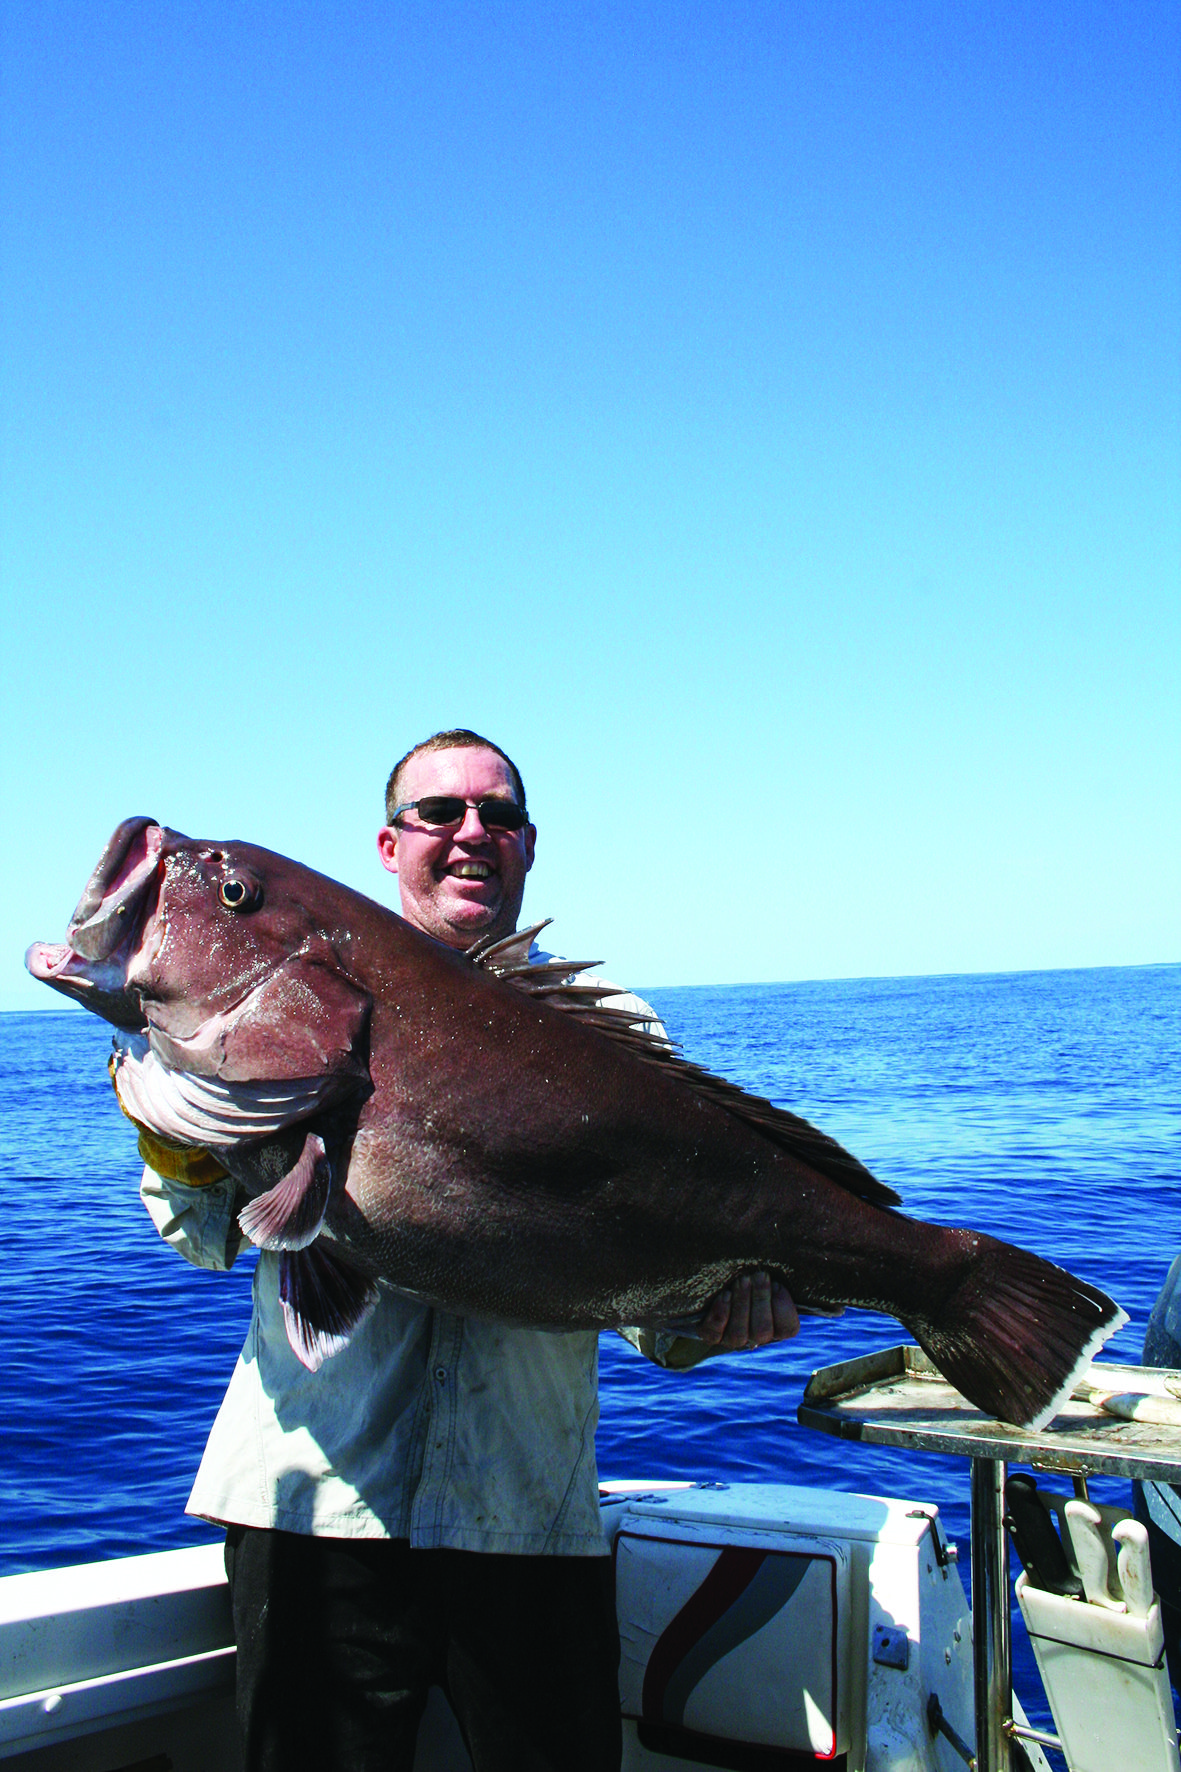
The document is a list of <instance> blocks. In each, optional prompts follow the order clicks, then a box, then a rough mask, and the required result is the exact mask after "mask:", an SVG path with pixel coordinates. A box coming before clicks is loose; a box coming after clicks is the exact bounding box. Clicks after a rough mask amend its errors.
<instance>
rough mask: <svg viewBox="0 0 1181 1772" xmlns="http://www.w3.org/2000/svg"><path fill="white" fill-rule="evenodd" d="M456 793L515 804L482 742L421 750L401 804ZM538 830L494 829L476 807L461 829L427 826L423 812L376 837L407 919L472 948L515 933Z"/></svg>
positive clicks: (500, 765)
mask: <svg viewBox="0 0 1181 1772" xmlns="http://www.w3.org/2000/svg"><path fill="white" fill-rule="evenodd" d="M428 794H455V795H457V796H458V797H459V798H460V799H462V800H486V799H496V800H515V799H516V794H515V792H514V791H513V783H512V777H511V775H510V774H509V770H508V765H507V764H506V763H505V761H504V758H503V757H498V756H497V754H496V752H495V751H489V750H486V749H485V748H484V747H483V746H482V745H481V746H473V747H471V748H470V749H469V748H463V749H455V750H449V751H422V752H420V753H419V755H418V756H417V757H412V758H411V759H410V762H409V763H408V764H407V765H406V768H405V769H404V770H403V772H402V780H401V782H400V784H399V789H398V797H399V799H400V800H421V799H423V798H425V797H426V796H427V795H428ZM536 840H537V832H536V830H535V829H534V827H533V826H532V825H531V824H530V825H526V826H525V828H524V830H520V831H488V830H485V828H484V826H483V824H482V823H481V822H480V816H479V813H478V812H477V811H476V809H475V807H474V806H469V807H468V809H467V813H466V816H465V818H464V821H463V823H462V824H461V825H460V826H459V827H458V828H457V829H455V830H449V831H440V830H426V829H423V827H422V825H421V823H420V821H419V818H418V814H417V813H416V812H407V813H405V814H404V815H403V818H402V821H401V829H398V828H396V827H394V826H391V825H386V826H384V827H383V829H382V830H380V831H379V832H378V834H377V848H378V852H379V853H380V855H381V860H382V866H383V867H386V868H388V869H389V871H390V873H391V874H397V876H398V890H399V892H400V894H401V898H402V915H403V916H404V917H405V918H406V921H407V922H408V923H413V924H414V926H415V927H416V928H417V929H422V930H424V931H425V933H426V934H427V935H433V936H434V937H435V939H436V941H445V942H446V943H447V945H448V947H453V948H466V947H470V945H471V944H472V942H473V941H478V940H480V939H481V938H482V937H485V936H492V937H497V938H498V937H500V936H502V935H510V934H511V933H512V931H513V930H514V929H515V928H516V926H517V918H518V917H519V916H520V914H521V900H522V898H523V897H524V896H525V875H526V874H527V873H528V872H529V869H530V868H531V867H532V866H533V846H534V844H535V842H536Z"/></svg>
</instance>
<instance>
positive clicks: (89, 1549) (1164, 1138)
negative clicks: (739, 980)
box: [0, 965, 1181, 1718]
mask: <svg viewBox="0 0 1181 1772" xmlns="http://www.w3.org/2000/svg"><path fill="white" fill-rule="evenodd" d="M645 995H646V996H647V997H648V999H649V1001H650V1002H652V1003H653V1005H654V1006H655V1007H656V1009H657V1010H658V1011H659V1013H660V1014H661V1016H662V1017H663V1018H664V1020H665V1023H666V1025H667V1027H668V1029H669V1032H670V1033H671V1034H672V1035H673V1037H674V1038H676V1039H677V1040H679V1041H680V1042H681V1044H682V1046H683V1048H684V1050H685V1053H686V1055H687V1056H688V1057H690V1058H692V1059H695V1060H696V1061H697V1062H699V1063H701V1064H704V1065H707V1066H709V1067H710V1068H711V1069H713V1070H716V1071H719V1072H721V1073H722V1074H724V1075H725V1076H727V1077H730V1078H731V1079H733V1080H734V1081H736V1082H739V1083H741V1084H743V1085H744V1086H745V1087H746V1088H748V1089H750V1090H752V1091H754V1092H755V1093H756V1094H759V1095H766V1096H769V1097H770V1098H771V1099H772V1100H774V1101H776V1102H779V1103H781V1104H782V1105H784V1106H789V1107H791V1108H792V1109H793V1110H794V1111H795V1112H797V1113H801V1114H803V1115H804V1116H805V1117H807V1118H808V1119H811V1120H814V1121H815V1122H816V1123H817V1124H818V1125H820V1126H822V1127H823V1128H824V1129H825V1130H826V1131H828V1132H830V1133H832V1134H833V1135H834V1136H835V1137H836V1138H838V1139H840V1140H841V1142H842V1143H844V1144H846V1145H847V1146H848V1147H849V1148H850V1149H851V1150H853V1151H854V1152H855V1153H856V1154H857V1155H858V1156H859V1157H861V1159H862V1160H863V1161H864V1162H865V1163H867V1164H868V1166H869V1167H870V1168H871V1169H872V1170H873V1171H874V1173H875V1174H877V1175H878V1176H880V1178H881V1179H882V1180H883V1181H886V1182H889V1183H890V1184H891V1185H893V1186H894V1187H896V1188H897V1189H898V1191H899V1193H901V1194H902V1196H903V1199H904V1202H905V1208H906V1210H907V1211H909V1212H911V1213H913V1214H914V1215H915V1216H917V1217H922V1218H930V1219H935V1220H939V1221H942V1222H944V1223H954V1224H967V1225H971V1226H972V1227H973V1228H975V1229H978V1230H986V1231H989V1232H991V1233H992V1234H994V1235H997V1236H1002V1237H1007V1238H1009V1239H1010V1240H1012V1241H1014V1242H1018V1243H1023V1244H1025V1245H1027V1246H1028V1247H1030V1248H1032V1249H1035V1250H1037V1251H1038V1252H1039V1253H1040V1254H1042V1255H1045V1256H1048V1257H1049V1258H1050V1259H1051V1260H1053V1261H1057V1262H1060V1263H1061V1264H1062V1265H1063V1266H1065V1267H1069V1268H1072V1269H1074V1270H1076V1271H1077V1272H1078V1273H1080V1274H1082V1275H1084V1276H1085V1277H1086V1278H1088V1279H1090V1280H1093V1281H1095V1282H1096V1283H1097V1284H1099V1285H1100V1286H1102V1287H1104V1288H1105V1289H1106V1290H1107V1291H1109V1292H1111V1293H1112V1294H1113V1295H1114V1296H1115V1297H1116V1298H1118V1300H1119V1301H1120V1303H1121V1304H1122V1305H1123V1306H1124V1308H1125V1310H1127V1311H1128V1313H1129V1315H1130V1318H1131V1321H1130V1323H1129V1324H1128V1326H1127V1327H1126V1328H1125V1329H1123V1330H1122V1331H1121V1332H1120V1334H1119V1335H1118V1336H1117V1337H1116V1338H1115V1339H1114V1340H1113V1341H1111V1342H1109V1343H1108V1344H1107V1348H1106V1349H1105V1356H1104V1357H1107V1358H1112V1359H1124V1360H1133V1361H1134V1360H1138V1359H1139V1356H1140V1349H1141V1345H1142V1342H1143V1338H1144V1330H1145V1326H1146V1324H1147V1320H1148V1314H1149V1312H1150V1310H1151V1308H1152V1305H1153V1302H1154V1300H1155V1298H1156V1295H1157V1293H1158V1291H1159V1290H1160V1287H1161V1285H1162V1283H1163V1281H1164V1278H1165V1275H1166V1273H1167V1271H1168V1268H1169V1264H1170V1262H1171V1260H1172V1258H1173V1256H1174V1255H1175V1254H1176V1253H1177V1251H1178V1249H1179V1248H1181V1190H1179V1188H1178V1182H1179V1181H1181V1092H1179V1087H1178V1085H1179V1080H1181V966H1179V965H1167V966H1143V967H1120V968H1101V969H1091V970H1083V971H1061V972H1023V973H994V974H971V975H966V976H961V977H937V978H894V979H844V980H836V981H826V982H821V983H803V984H765V985H731V986H721V987H681V988H674V989H659V990H656V989H653V990H650V991H647V992H645ZM109 1047H110V1030H109V1029H108V1028H106V1027H105V1025H104V1024H103V1023H101V1022H99V1021H98V1020H97V1019H96V1018H94V1017H93V1016H90V1015H87V1014H84V1013H82V1012H80V1011H72V1010H66V1011H63V1012H59V1013H52V1012H51V1013H45V1014H27V1015H11V1014H10V1015H3V1016H0V1110H2V1111H0V1185H2V1187H3V1199H4V1209H3V1219H2V1223H3V1231H2V1249H3V1274H4V1283H3V1287H2V1289H0V1348H2V1349H3V1357H2V1359H0V1422H2V1423H3V1428H2V1430H0V1432H2V1435H3V1438H2V1442H0V1444H2V1454H0V1573H2V1574H12V1573H15V1572H16V1571H18V1570H25V1569H43V1568H50V1567H54V1566H57V1565H63V1564H69V1563H78V1562H88V1561H93V1560H96V1559H100V1558H105V1557H115V1556H123V1555H129V1554H133V1553H136V1552H141V1551H150V1550H163V1549H167V1548H171V1547H174V1546H178V1545H184V1544H192V1543H195V1542H198V1541H200V1540H203V1539H209V1538H210V1537H212V1536H213V1533H212V1531H211V1529H210V1528H209V1527H207V1526H204V1525H202V1524H201V1523H199V1522H196V1521H192V1520H189V1519H188V1518H187V1517H186V1516H185V1514H184V1511H183V1510H184V1504H185V1499H186V1497H187V1494H188V1489H189V1484H190V1481H191V1478H192V1475H193V1472H194V1470H195V1468H196V1465H197V1461H198V1458H199V1457H200V1453H201V1449H202V1446H203V1444H204V1440H205V1435H206V1433H207V1430H208V1427H209V1424H210V1422H211V1421H212V1418H213V1415H214V1412H215V1411H216V1409H217V1405H218V1403H219V1401H220V1399H221V1395H222V1392H223V1390H224V1388H225V1384H226V1381H227V1379H228V1377H229V1373H230V1371H231V1369H232V1367H233V1364H234V1360H235V1358H236V1355H237V1352H238V1348H239V1346H240V1344H241V1341H242V1338H243V1335H244V1333H245V1329H246V1324H247V1320H248V1318H249V1314H250V1278H251V1269H252V1265H253V1264H252V1262H251V1261H250V1260H249V1259H243V1260H240V1261H239V1262H238V1264H237V1265H236V1266H235V1268H234V1269H233V1270H232V1271H231V1272H230V1273H229V1274H209V1273H203V1272H199V1271H198V1270H196V1269H194V1268H191V1267H190V1266H188V1264H187V1263H185V1262H184V1261H182V1260H181V1259H180V1258H179V1257H177V1256H176V1255H175V1254H174V1253H173V1252H172V1251H171V1250H169V1249H168V1248H166V1247H165V1245H164V1244H163V1243H161V1242H160V1241H159V1239H158V1238H157V1237H156V1235H155V1233H154V1231H153V1229H152V1226H151V1223H150V1221H149V1220H148V1218H147V1216H146V1214H145V1213H144V1210H143V1208H142V1206H141V1205H140V1202H139V1199H138V1194H137V1188H138V1182H139V1175H140V1165H139V1162H138V1159H137V1155H136V1148H135V1136H134V1133H133V1131H132V1129H131V1127H130V1126H129V1125H128V1123H127V1121H126V1120H125V1119H124V1118H123V1117H122V1115H121V1113H120V1111H119V1108H118V1106H117V1104H116V1102H115V1098H114V1092H113V1091H112V1089H111V1087H110V1083H109V1081H108V1079H107V1075H106V1055H107V1052H108V1050H109ZM904 1339H905V1336H904V1333H903V1332H902V1331H901V1330H900V1328H899V1326H898V1325H897V1324H895V1323H894V1322H893V1321H891V1320H887V1319H885V1318H882V1317H876V1316H873V1315H870V1314H868V1313H865V1312H855V1311H849V1312H846V1314H845V1315H844V1316H843V1317H841V1318H839V1319H837V1320H835V1321H822V1320H820V1319H816V1318H807V1319H805V1321H804V1325H803V1328H802V1329H801V1332H800V1334H799V1336H798V1337H797V1338H796V1339H795V1340H793V1341H791V1342H786V1343H783V1344H780V1345H779V1346H776V1347H773V1348H767V1349H763V1350H760V1351H759V1352H757V1353H751V1354H742V1355H731V1356H728V1357H726V1358H723V1359H717V1360H713V1361H710V1362H708V1363H707V1364H706V1365H705V1366H704V1367H702V1368H699V1369H697V1370H696V1371H694V1372H692V1373H689V1374H672V1373H663V1372H660V1371H658V1370H657V1369H656V1368H654V1367H652V1366H650V1365H649V1364H648V1363H647V1362H645V1361H643V1360H641V1359H639V1358H638V1357H637V1356H635V1355H634V1354H633V1353H632V1352H631V1351H630V1349H628V1348H627V1347H626V1346H625V1345H624V1343H623V1342H622V1341H620V1340H619V1339H618V1338H617V1337H614V1336H610V1335H607V1336H604V1337H603V1343H602V1418H601V1422H600V1426H599V1439H598V1452H599V1469H600V1473H601V1475H602V1476H603V1477H605V1478H606V1477H638V1478H656V1477H668V1478H689V1479H703V1478H709V1479H713V1480H728V1481H761V1482H790V1483H808V1484H815V1485H820V1486H827V1487H830V1488H838V1489H845V1490H856V1491H861V1492H866V1493H877V1494H892V1495H903V1496H906V1497H908V1498H913V1499H915V1500H920V1501H928V1502H931V1501H934V1502H937V1503H938V1505H939V1507H940V1509H941V1511H942V1514H943V1518H944V1523H945V1525H946V1528H947V1532H948V1535H949V1537H951V1538H952V1539H954V1540H958V1541H959V1543H960V1545H961V1547H962V1558H963V1566H964V1568H965V1572H966V1564H967V1548H968V1467H967V1464H966V1463H965V1462H963V1461H960V1460H957V1459H951V1458H942V1457H938V1456H935V1455H931V1454H904V1453H899V1452H894V1451H890V1450H886V1449H883V1448H878V1447H869V1446H857V1445H849V1444H846V1443H843V1442H838V1441H836V1440H833V1439H830V1438H828V1437H826V1436H824V1435H820V1434H816V1433H813V1432H810V1431H808V1430H805V1429H803V1428H801V1427H799V1426H798V1425H797V1423H796V1419H795V1415H796V1406H797V1404H798V1402H799V1399H800V1395H801V1393H802V1391H803V1388H804V1385H805V1384H806V1382H807V1380H808V1376H809V1374H810V1373H811V1372H812V1371H813V1370H814V1369H815V1368H816V1367H819V1366H826V1365H830V1364H832V1363H834V1362H836V1361H838V1360H845V1359H851V1358H853V1357H854V1356H856V1355H858V1354H862V1353H866V1352H869V1351H871V1350H873V1349H875V1348H880V1347H889V1346H891V1345H893V1344H895V1343H897V1342H900V1341H902V1340H904ZM1093 1493H1094V1494H1095V1495H1096V1496H1097V1497H1098V1498H1099V1499H1102V1500H1110V1501H1115V1502H1121V1503H1124V1504H1126V1503H1127V1485H1126V1484H1125V1483H1122V1482H1119V1481H1117V1480H1114V1479H1110V1480H1102V1481H1099V1482H1097V1483H1096V1484H1094V1485H1093ZM1015 1651H1016V1662H1017V1684H1018V1690H1019V1691H1022V1694H1023V1696H1024V1697H1025V1698H1026V1702H1027V1706H1028V1707H1029V1708H1030V1709H1031V1711H1032V1712H1034V1713H1036V1714H1038V1715H1040V1716H1042V1717H1043V1718H1044V1716H1045V1712H1044V1708H1043V1707H1042V1706H1041V1704H1040V1702H1039V1699H1038V1696H1037V1692H1036V1689H1031V1682H1032V1683H1033V1687H1034V1688H1035V1685H1036V1676H1035V1675H1033V1674H1032V1672H1031V1665H1030V1662H1029V1656H1028V1650H1027V1647H1025V1646H1024V1644H1023V1640H1022V1638H1021V1636H1020V1634H1019V1635H1018V1636H1017V1638H1016V1641H1015Z"/></svg>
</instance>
